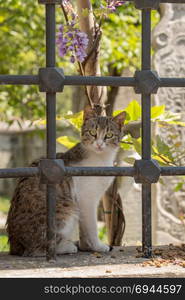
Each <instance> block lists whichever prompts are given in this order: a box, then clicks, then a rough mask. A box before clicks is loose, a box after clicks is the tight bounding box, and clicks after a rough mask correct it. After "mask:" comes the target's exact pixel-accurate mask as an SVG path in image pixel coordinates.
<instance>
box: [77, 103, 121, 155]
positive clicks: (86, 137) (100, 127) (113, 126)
mask: <svg viewBox="0 0 185 300" xmlns="http://www.w3.org/2000/svg"><path fill="white" fill-rule="evenodd" d="M88 109H89V110H88V112H87V111H85V112H84V124H83V127H82V143H83V145H84V146H85V147H86V148H87V149H88V150H91V151H93V152H96V153H105V152H107V151H113V150H114V149H117V148H118V147H119V142H120V139H121V137H122V127H123V124H124V120H125V117H126V113H125V112H122V113H121V114H119V115H118V116H116V117H114V118H112V117H103V116H96V115H95V114H94V113H93V111H92V109H91V108H88Z"/></svg>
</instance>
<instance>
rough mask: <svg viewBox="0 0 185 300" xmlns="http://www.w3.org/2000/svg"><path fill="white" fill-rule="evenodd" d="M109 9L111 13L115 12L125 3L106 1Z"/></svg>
mask: <svg viewBox="0 0 185 300" xmlns="http://www.w3.org/2000/svg"><path fill="white" fill-rule="evenodd" d="M106 2H107V8H108V9H110V10H111V11H115V10H116V8H117V7H119V6H121V5H123V4H124V3H125V1H117V0H106Z"/></svg>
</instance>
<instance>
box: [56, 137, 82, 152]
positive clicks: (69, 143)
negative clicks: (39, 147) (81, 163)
mask: <svg viewBox="0 0 185 300" xmlns="http://www.w3.org/2000/svg"><path fill="white" fill-rule="evenodd" d="M57 142H58V143H60V144H62V145H64V146H65V147H67V148H68V149H70V148H72V147H74V146H75V145H76V144H77V143H79V140H77V139H75V138H74V137H73V136H60V137H59V138H57Z"/></svg>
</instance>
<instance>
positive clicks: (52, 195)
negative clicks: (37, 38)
mask: <svg viewBox="0 0 185 300" xmlns="http://www.w3.org/2000/svg"><path fill="white" fill-rule="evenodd" d="M55 26H56V25H55V4H46V67H55ZM46 118H47V158H49V159H55V158H56V93H46ZM46 198H47V250H46V251H47V253H46V256H47V260H48V261H52V260H56V224H55V215H56V185H55V184H47V191H46Z"/></svg>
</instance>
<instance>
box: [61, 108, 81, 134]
mask: <svg viewBox="0 0 185 300" xmlns="http://www.w3.org/2000/svg"><path fill="white" fill-rule="evenodd" d="M63 118H64V119H65V120H66V121H67V122H69V123H70V124H71V125H73V126H74V127H75V128H76V129H77V130H78V131H80V130H81V127H82V124H83V111H80V112H78V113H76V114H69V115H65V116H64V117H63Z"/></svg>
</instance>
